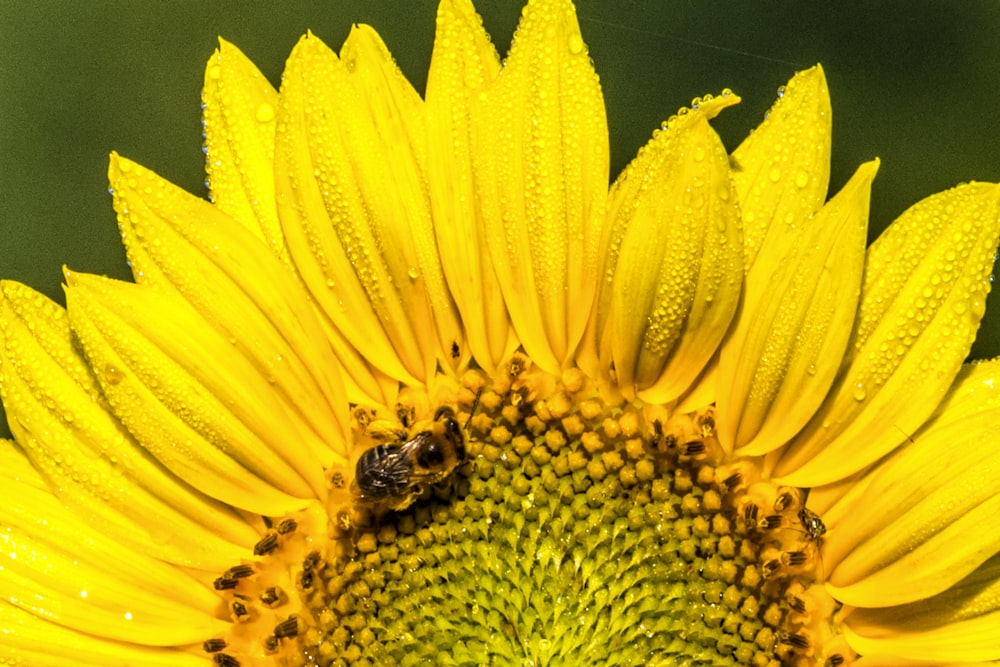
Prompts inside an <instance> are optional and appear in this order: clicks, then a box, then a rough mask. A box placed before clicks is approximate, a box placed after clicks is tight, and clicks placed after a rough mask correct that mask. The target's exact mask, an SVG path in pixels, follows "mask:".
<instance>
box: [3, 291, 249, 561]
mask: <svg viewBox="0 0 1000 667" xmlns="http://www.w3.org/2000/svg"><path fill="white" fill-rule="evenodd" d="M0 290H2V294H3V299H2V300H0V333H2V340H3V345H2V348H0V384H2V387H3V395H4V407H5V409H6V412H7V417H8V422H9V423H10V426H11V431H12V432H13V433H14V436H15V437H16V438H17V440H18V442H19V443H20V445H21V446H22V447H23V448H24V449H25V451H26V452H27V454H28V456H29V457H30V458H31V461H32V463H33V464H34V465H35V467H36V468H37V469H38V470H40V471H42V473H43V474H44V475H45V477H46V479H47V480H49V483H50V485H51V486H52V487H53V488H55V489H56V490H57V491H56V492H57V495H58V496H59V499H60V500H61V501H63V502H64V503H65V504H66V505H67V506H70V507H72V508H73V510H74V511H75V512H77V513H78V514H79V515H80V516H85V517H87V520H88V523H89V524H90V525H91V526H92V528H91V530H97V531H99V532H100V533H101V534H103V535H107V536H109V537H114V538H115V539H117V540H118V541H119V542H120V543H121V544H123V545H124V546H125V547H127V548H131V549H134V550H137V551H141V552H142V553H147V554H150V555H153V556H156V557H158V558H161V559H164V560H167V561H170V562H173V563H178V564H182V565H186V566H191V567H198V568H202V569H208V570H221V569H224V568H226V567H229V566H230V564H231V563H234V562H237V561H238V559H239V558H240V557H242V556H244V555H245V554H246V552H247V548H248V547H249V546H250V545H252V544H253V543H254V542H255V541H256V540H257V539H258V537H259V536H258V535H257V533H256V532H255V531H254V530H253V529H251V528H250V526H249V525H247V523H246V522H245V521H244V520H243V519H242V518H241V517H240V516H239V515H237V514H236V513H235V512H234V511H233V510H232V509H231V508H229V507H226V506H223V505H222V504H220V503H217V502H215V501H213V500H211V499H210V498H208V497H206V496H204V495H203V494H201V493H198V492H197V491H196V490H194V489H193V488H191V487H190V486H189V485H188V484H186V483H185V482H184V481H182V480H180V479H178V478H176V477H174V476H173V475H171V474H170V473H169V472H168V471H166V470H165V469H163V468H162V467H161V466H159V465H156V464H155V462H154V461H153V460H151V459H150V458H149V456H148V455H147V454H146V452H145V451H144V450H143V449H142V448H141V447H140V446H139V444H138V443H136V442H135V441H134V440H133V439H132V438H131V437H130V436H129V433H128V432H127V431H126V430H125V429H124V427H123V426H122V425H121V424H120V423H119V422H118V421H117V420H115V418H114V417H113V416H112V415H111V414H110V411H109V410H108V407H107V405H106V404H105V402H104V399H103V397H102V396H101V393H100V389H99V388H98V386H97V382H96V380H95V379H94V377H93V376H92V375H91V374H90V372H89V370H88V368H87V366H86V363H85V362H84V360H83V358H82V357H81V356H80V354H79V352H78V351H77V350H76V348H75V347H74V342H73V340H72V336H71V333H70V329H69V323H68V322H67V318H66V312H65V311H64V310H63V309H62V308H60V307H59V306H57V305H56V304H55V303H53V302H51V301H49V300H48V299H47V298H45V297H44V296H42V295H41V294H39V293H37V292H35V291H34V290H31V289H29V288H27V287H25V286H23V285H20V284H18V283H10V282H0Z"/></svg>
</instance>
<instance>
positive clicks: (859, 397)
mask: <svg viewBox="0 0 1000 667" xmlns="http://www.w3.org/2000/svg"><path fill="white" fill-rule="evenodd" d="M867 397H868V392H866V391H865V386H864V385H863V384H860V383H858V385H857V386H856V387H855V388H854V400H856V401H859V402H860V401H863V400H865V399H866V398H867Z"/></svg>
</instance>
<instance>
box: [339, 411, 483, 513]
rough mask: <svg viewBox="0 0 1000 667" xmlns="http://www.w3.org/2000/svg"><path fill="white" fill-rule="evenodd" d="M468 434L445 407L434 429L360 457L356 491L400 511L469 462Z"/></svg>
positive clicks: (369, 500) (436, 415) (364, 498)
mask: <svg viewBox="0 0 1000 667" xmlns="http://www.w3.org/2000/svg"><path fill="white" fill-rule="evenodd" d="M465 456H466V451H465V435H464V434H463V433H462V428H461V426H459V424H458V421H457V420H456V419H455V411H454V410H452V409H451V408H450V407H448V406H442V407H440V408H438V409H437V411H436V412H435V413H434V423H433V425H432V428H431V429H430V430H426V431H420V432H419V433H417V434H416V435H415V436H413V437H412V438H411V439H409V440H407V441H405V442H401V443H390V444H383V445H376V446H374V447H372V448H371V449H368V450H366V451H365V452H364V453H363V454H362V455H361V458H360V459H358V463H357V467H356V469H355V480H354V481H355V487H356V489H355V492H356V495H357V496H358V499H359V500H361V501H362V502H365V503H368V504H372V505H380V506H384V507H387V508H389V509H391V510H395V511H399V510H403V509H406V508H407V507H409V506H410V505H412V504H413V501H415V500H416V499H417V498H418V497H419V496H420V494H422V493H423V492H424V490H425V489H426V488H427V487H428V486H430V485H431V484H437V483H438V482H441V481H443V480H445V479H446V478H447V477H448V476H449V475H450V474H451V473H452V472H453V471H454V470H455V468H457V467H458V466H459V465H460V464H461V463H462V462H464V461H465Z"/></svg>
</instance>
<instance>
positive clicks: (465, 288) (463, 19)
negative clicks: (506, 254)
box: [427, 0, 517, 373]
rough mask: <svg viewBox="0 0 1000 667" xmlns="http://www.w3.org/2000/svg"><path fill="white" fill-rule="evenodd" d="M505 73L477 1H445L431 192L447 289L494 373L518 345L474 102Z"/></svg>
mask: <svg viewBox="0 0 1000 667" xmlns="http://www.w3.org/2000/svg"><path fill="white" fill-rule="evenodd" d="M499 73H500V60H499V58H498V57H497V52H496V49H495V48H494V47H493V43H492V42H491V41H490V39H489V36H488V35H487V34H486V31H485V30H484V29H483V23H482V20H481V19H480V18H479V16H478V15H477V14H476V10H475V8H473V6H472V3H471V2H470V0H445V1H444V2H442V3H441V4H440V5H438V13H437V33H436V36H435V39H434V53H433V55H432V56H431V68H430V72H429V73H428V75H427V131H428V136H429V141H428V145H427V148H428V155H429V156H428V160H427V179H428V189H429V190H430V192H431V198H430V199H431V206H432V210H433V212H434V231H435V233H436V234H437V242H438V247H439V248H440V249H441V264H442V268H443V269H444V273H445V276H446V277H447V279H448V287H449V288H450V289H451V293H452V295H453V296H454V298H455V303H456V305H457V307H458V310H459V312H460V313H461V314H462V322H463V323H464V325H465V336H466V338H467V340H468V344H469V347H470V348H471V352H472V355H473V356H474V357H475V358H476V361H477V362H478V363H479V365H480V366H482V367H483V368H484V369H485V370H486V371H487V372H488V373H492V372H493V371H494V370H495V369H496V367H497V365H498V364H500V363H501V362H502V361H503V360H504V359H506V358H507V357H509V356H510V354H511V353H512V352H513V351H514V349H515V348H516V347H517V338H516V336H515V335H514V331H513V329H512V328H511V324H510V318H509V317H508V315H507V307H506V306H505V305H504V302H503V296H502V293H501V290H500V283H499V282H498V281H497V276H496V271H495V270H494V268H493V263H492V261H491V260H490V256H489V249H488V248H487V246H486V238H485V236H484V235H483V233H482V230H481V228H480V225H479V224H478V209H477V198H476V191H475V188H474V185H473V181H472V116H471V107H472V103H473V100H474V99H475V96H476V94H477V93H478V91H479V90H480V89H482V88H483V86H485V85H487V84H489V83H490V82H492V81H493V80H494V79H495V78H496V77H497V75H498V74H499ZM459 353H460V354H461V350H459Z"/></svg>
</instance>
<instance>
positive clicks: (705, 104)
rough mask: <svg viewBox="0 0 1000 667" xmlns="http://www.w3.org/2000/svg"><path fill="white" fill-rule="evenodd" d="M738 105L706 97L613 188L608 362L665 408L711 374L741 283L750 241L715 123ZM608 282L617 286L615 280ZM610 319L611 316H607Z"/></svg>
mask: <svg viewBox="0 0 1000 667" xmlns="http://www.w3.org/2000/svg"><path fill="white" fill-rule="evenodd" d="M738 101H739V98H738V97H736V96H735V95H732V94H731V93H728V92H727V93H726V94H724V95H721V96H719V97H714V98H712V97H711V96H706V98H705V99H703V100H698V101H697V102H698V103H697V105H695V106H696V108H694V109H692V110H691V111H687V110H684V111H685V113H682V114H680V115H678V116H675V117H673V118H672V119H671V120H670V122H669V123H667V124H666V125H665V126H664V129H662V130H658V131H657V132H656V133H654V136H653V139H652V140H651V141H650V142H649V143H648V144H647V145H646V146H645V147H643V148H642V149H641V150H640V151H639V155H638V157H636V159H635V160H633V161H632V163H630V164H629V165H628V167H626V168H625V171H624V172H623V173H622V175H621V176H620V177H619V178H618V180H617V181H616V183H615V186H614V189H613V191H612V195H611V202H610V208H609V225H610V229H609V235H608V238H607V239H605V241H604V244H603V245H604V247H605V248H606V253H605V256H606V260H605V262H606V263H605V266H604V269H603V272H602V275H603V276H605V281H606V282H605V283H604V284H603V286H602V291H601V294H600V296H599V301H598V304H597V307H596V308H595V309H594V316H595V318H596V319H597V321H598V325H597V328H598V330H599V329H600V327H601V322H600V321H601V320H602V319H603V318H604V317H606V318H607V319H606V322H607V323H606V324H605V325H604V331H603V333H601V334H600V335H601V337H602V342H601V347H602V350H601V357H602V359H603V364H604V368H605V369H607V368H608V366H609V365H610V363H611V362H612V361H613V363H614V368H615V372H616V374H617V377H618V382H619V385H620V386H621V387H622V388H623V390H624V391H626V392H638V394H639V396H640V397H641V398H643V400H646V401H649V402H652V403H665V402H667V401H670V400H673V399H675V398H677V397H678V396H679V395H680V394H681V393H683V392H684V391H685V390H686V389H687V388H688V387H689V386H690V385H691V384H692V382H694V380H695V379H696V378H697V377H698V375H699V373H701V372H702V370H703V369H704V368H705V365H706V364H707V363H708V361H709V359H710V358H711V357H712V355H713V354H714V352H715V350H716V348H717V347H718V345H719V343H720V341H721V340H722V336H723V334H724V333H725V331H726V329H727V328H728V326H729V322H730V320H731V319H732V316H733V313H734V312H735V310H736V305H737V303H738V300H739V295H740V289H741V287H742V284H743V243H742V240H741V238H740V224H739V212H738V210H737V208H736V194H735V192H734V191H733V190H732V182H731V180H730V177H729V162H728V158H727V156H726V152H725V148H724V147H723V146H722V142H721V141H720V140H719V138H718V136H717V135H716V134H715V132H714V131H713V130H712V128H711V127H709V125H708V119H709V118H712V117H714V116H715V115H716V114H718V113H719V111H720V110H722V109H723V108H725V107H727V106H730V105H732V104H735V103H736V102H738ZM608 279H610V282H607V281H608ZM605 313H606V315H605Z"/></svg>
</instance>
